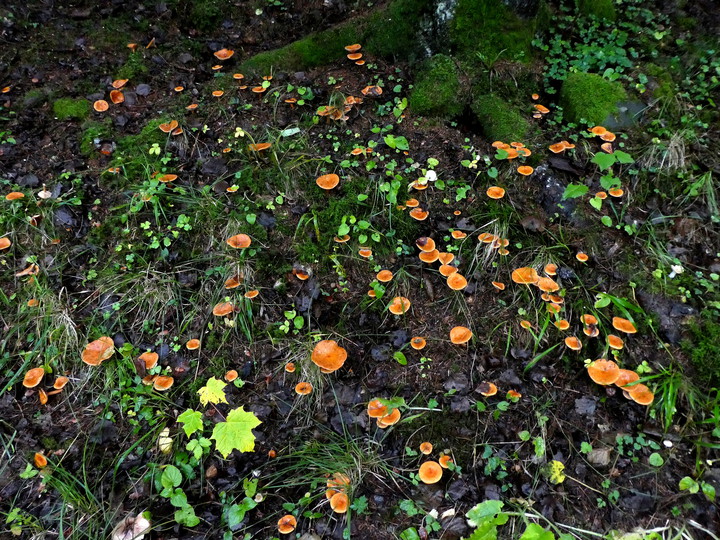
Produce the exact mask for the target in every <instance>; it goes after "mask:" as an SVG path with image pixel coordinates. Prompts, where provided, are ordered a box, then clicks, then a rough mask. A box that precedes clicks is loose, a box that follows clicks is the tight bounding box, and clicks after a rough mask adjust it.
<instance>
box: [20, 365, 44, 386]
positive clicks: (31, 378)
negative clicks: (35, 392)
mask: <svg viewBox="0 0 720 540" xmlns="http://www.w3.org/2000/svg"><path fill="white" fill-rule="evenodd" d="M44 376H45V369H44V368H41V367H36V368H32V369H29V370H28V371H27V373H25V377H24V378H23V382H22V385H23V386H24V387H25V388H35V387H36V386H37V385H38V384H40V381H42V380H43V377H44Z"/></svg>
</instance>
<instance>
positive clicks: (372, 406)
mask: <svg viewBox="0 0 720 540" xmlns="http://www.w3.org/2000/svg"><path fill="white" fill-rule="evenodd" d="M367 412H368V416H369V417H370V418H382V417H383V416H387V405H385V404H384V403H383V402H382V401H380V400H379V399H373V400H371V401H369V402H368V406H367Z"/></svg>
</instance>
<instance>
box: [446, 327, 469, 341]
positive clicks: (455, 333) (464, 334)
mask: <svg viewBox="0 0 720 540" xmlns="http://www.w3.org/2000/svg"><path fill="white" fill-rule="evenodd" d="M472 335H473V334H472V330H470V329H469V328H467V327H465V326H455V327H453V328H452V329H451V330H450V341H451V342H452V343H454V344H455V345H461V344H463V343H467V342H468V341H470V339H471V338H472Z"/></svg>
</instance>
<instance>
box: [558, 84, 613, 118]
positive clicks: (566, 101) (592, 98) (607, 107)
mask: <svg viewBox="0 0 720 540" xmlns="http://www.w3.org/2000/svg"><path fill="white" fill-rule="evenodd" d="M626 97H627V94H626V93H625V89H624V88H623V87H622V85H621V84H620V83H618V82H613V81H608V80H607V79H604V78H603V77H601V76H600V75H597V74H595V73H572V74H570V75H568V77H567V79H565V81H564V82H563V85H562V87H561V89H560V105H561V106H562V108H563V111H564V113H565V119H566V120H567V121H569V122H580V121H582V120H585V121H587V122H588V123H590V124H603V123H604V122H605V121H606V120H607V118H608V116H610V115H612V114H613V113H614V112H616V111H617V104H618V102H619V101H622V100H623V99H625V98H626Z"/></svg>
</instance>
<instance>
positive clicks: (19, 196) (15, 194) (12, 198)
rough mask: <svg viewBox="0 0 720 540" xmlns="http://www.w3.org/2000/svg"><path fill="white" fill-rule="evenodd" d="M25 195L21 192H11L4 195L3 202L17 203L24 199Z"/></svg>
mask: <svg viewBox="0 0 720 540" xmlns="http://www.w3.org/2000/svg"><path fill="white" fill-rule="evenodd" d="M24 198H25V194H24V193H23V192H21V191H11V192H10V193H8V194H7V195H5V200H7V201H17V200H18V199H24Z"/></svg>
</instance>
